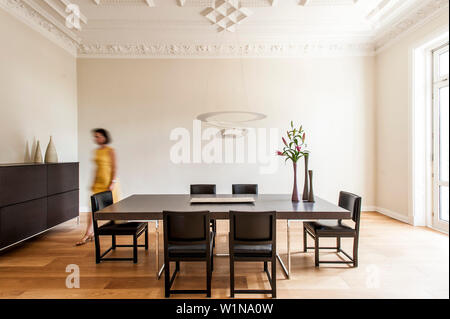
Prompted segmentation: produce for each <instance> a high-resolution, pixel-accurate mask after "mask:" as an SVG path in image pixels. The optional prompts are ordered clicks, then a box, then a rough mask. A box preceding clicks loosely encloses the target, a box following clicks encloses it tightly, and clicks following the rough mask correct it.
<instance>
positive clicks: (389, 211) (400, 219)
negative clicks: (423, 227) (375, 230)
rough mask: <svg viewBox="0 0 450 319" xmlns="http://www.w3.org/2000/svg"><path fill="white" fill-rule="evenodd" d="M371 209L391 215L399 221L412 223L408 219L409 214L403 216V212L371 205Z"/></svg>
mask: <svg viewBox="0 0 450 319" xmlns="http://www.w3.org/2000/svg"><path fill="white" fill-rule="evenodd" d="M373 211H375V212H378V213H380V214H383V215H386V216H388V217H391V218H393V219H396V220H399V221H401V222H404V223H406V224H410V225H412V223H411V221H410V219H409V216H405V215H403V214H400V213H397V212H394V211H392V210H389V209H386V208H383V207H377V206H373Z"/></svg>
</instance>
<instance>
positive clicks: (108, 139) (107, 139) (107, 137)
mask: <svg viewBox="0 0 450 319" xmlns="http://www.w3.org/2000/svg"><path fill="white" fill-rule="evenodd" d="M92 132H94V133H98V134H101V135H103V136H104V137H105V144H109V143H111V135H109V133H108V131H107V130H105V129H104V128H96V129H93V130H92Z"/></svg>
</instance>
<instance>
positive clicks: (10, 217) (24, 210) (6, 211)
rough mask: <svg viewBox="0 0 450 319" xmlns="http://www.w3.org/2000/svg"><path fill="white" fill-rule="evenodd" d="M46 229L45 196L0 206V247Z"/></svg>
mask: <svg viewBox="0 0 450 319" xmlns="http://www.w3.org/2000/svg"><path fill="white" fill-rule="evenodd" d="M46 229H47V198H42V199H37V200H32V201H28V202H25V203H20V204H15V205H11V206H7V207H3V208H0V248H2V247H5V246H8V245H10V244H13V243H15V242H18V241H21V240H23V239H26V238H28V237H30V236H33V235H35V234H37V233H40V232H42V231H44V230H46Z"/></svg>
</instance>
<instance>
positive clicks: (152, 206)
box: [94, 194, 351, 278]
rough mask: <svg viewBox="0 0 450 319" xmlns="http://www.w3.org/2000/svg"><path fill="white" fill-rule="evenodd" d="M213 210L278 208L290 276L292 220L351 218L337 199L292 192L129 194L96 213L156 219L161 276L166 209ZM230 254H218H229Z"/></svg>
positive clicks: (223, 215)
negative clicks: (307, 198)
mask: <svg viewBox="0 0 450 319" xmlns="http://www.w3.org/2000/svg"><path fill="white" fill-rule="evenodd" d="M193 197H202V198H216V199H217V198H225V199H227V198H238V197H247V198H248V197H252V198H253V199H254V202H248V203H229V202H228V203H195V204H194V203H191V199H192V198H193ZM205 210H207V211H210V213H211V218H212V219H216V220H226V219H228V214H229V211H230V210H237V211H255V212H258V211H276V212H277V219H278V220H285V221H286V222H287V259H288V260H287V264H288V265H287V266H286V265H285V264H284V262H283V260H282V259H281V257H280V255H279V254H277V257H278V260H279V262H280V264H281V267H282V269H283V271H284V273H285V274H286V276H287V278H289V277H290V269H291V249H290V222H291V221H295V220H297V221H307V220H333V219H334V220H336V219H343V220H345V219H351V213H350V211H348V210H346V209H343V208H341V207H339V206H337V205H335V204H333V203H330V202H328V201H326V200H323V199H321V198H319V197H315V202H303V201H300V202H298V203H294V202H292V201H291V196H290V195H283V194H259V195H229V194H226V195H224V194H220V195H219V194H218V195H184V194H182V195H172V194H159V195H153V194H152V195H150V194H139V195H132V196H130V197H127V198H125V199H123V200H121V201H119V202H117V203H115V204H113V205H111V206H108V207H105V208H104V209H102V210H99V211H98V212H96V213H95V217H94V218H95V219H96V220H126V221H153V222H155V229H156V232H155V235H156V252H155V257H156V268H157V269H156V275H157V278H160V277H161V274H162V271H163V269H164V265H162V267H161V268H160V266H159V237H160V236H159V233H160V227H159V223H160V221H161V220H162V219H163V211H182V212H192V211H205ZM226 255H227V254H222V255H220V254H218V256H226Z"/></svg>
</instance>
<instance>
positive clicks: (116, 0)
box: [92, 0, 156, 7]
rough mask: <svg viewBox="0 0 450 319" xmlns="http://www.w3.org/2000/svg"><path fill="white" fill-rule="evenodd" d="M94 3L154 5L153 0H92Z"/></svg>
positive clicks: (105, 4) (106, 4)
mask: <svg viewBox="0 0 450 319" xmlns="http://www.w3.org/2000/svg"><path fill="white" fill-rule="evenodd" d="M92 1H93V2H94V3H95V4H96V5H104V6H114V5H118V6H136V5H147V6H149V7H156V4H155V0H92Z"/></svg>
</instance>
